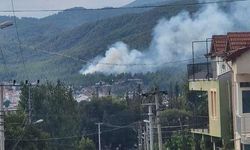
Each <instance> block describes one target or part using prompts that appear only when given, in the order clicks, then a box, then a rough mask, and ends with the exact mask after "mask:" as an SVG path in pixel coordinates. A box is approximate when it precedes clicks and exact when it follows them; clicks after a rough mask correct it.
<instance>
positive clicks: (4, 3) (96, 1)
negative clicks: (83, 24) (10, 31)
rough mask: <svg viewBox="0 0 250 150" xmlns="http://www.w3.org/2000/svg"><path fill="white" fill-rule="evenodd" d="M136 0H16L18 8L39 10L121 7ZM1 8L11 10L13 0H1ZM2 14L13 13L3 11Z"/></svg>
mask: <svg viewBox="0 0 250 150" xmlns="http://www.w3.org/2000/svg"><path fill="white" fill-rule="evenodd" d="M132 1H134V0H14V6H15V9H16V10H38V9H60V10H61V9H68V8H72V7H84V8H103V7H120V6H124V5H126V4H128V3H130V2H132ZM0 10H11V0H0ZM53 13H56V12H22V13H20V12H19V13H16V16H18V17H36V18H42V17H45V16H48V15H51V14H53ZM2 15H12V14H10V13H1V12H0V16H2Z"/></svg>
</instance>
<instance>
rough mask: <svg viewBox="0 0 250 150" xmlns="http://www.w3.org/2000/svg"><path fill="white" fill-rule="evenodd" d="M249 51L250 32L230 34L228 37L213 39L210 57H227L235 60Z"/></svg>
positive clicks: (215, 36)
mask: <svg viewBox="0 0 250 150" xmlns="http://www.w3.org/2000/svg"><path fill="white" fill-rule="evenodd" d="M247 50H250V32H229V33H228V34H227V35H214V36H213V37H212V43H211V50H210V56H211V57H213V56H223V55H225V56H224V57H229V58H230V59H233V57H238V56H240V55H241V54H242V53H244V52H245V51H247ZM238 51H239V52H238ZM226 54H227V56H226ZM226 59H227V58H226Z"/></svg>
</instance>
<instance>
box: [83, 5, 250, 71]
mask: <svg viewBox="0 0 250 150" xmlns="http://www.w3.org/2000/svg"><path fill="white" fill-rule="evenodd" d="M249 6H250V3H249V2H248V3H246V2H245V3H241V4H234V5H232V6H231V8H230V13H226V12H224V11H223V10H221V9H220V8H219V7H218V6H217V5H209V6H207V7H204V8H201V9H200V11H198V12H197V13H195V14H193V15H192V16H191V15H190V14H189V13H188V12H186V11H183V12H181V13H179V14H178V15H177V16H175V17H172V18H170V19H169V20H167V19H161V20H160V21H159V22H158V24H157V25H156V27H155V28H154V31H153V34H152V35H153V40H152V42H151V44H150V47H149V49H148V50H147V51H145V52H140V51H138V50H134V49H133V50H130V49H129V46H127V45H126V44H125V43H123V42H117V43H115V44H114V45H112V46H111V47H110V48H109V49H108V50H107V51H106V54H105V56H104V57H101V58H99V59H98V60H97V61H93V62H92V63H91V64H89V65H88V66H87V67H86V66H85V68H84V69H82V70H81V73H82V74H89V73H94V72H102V73H105V74H111V73H114V74H116V73H123V72H131V73H138V72H143V73H145V72H148V71H155V70H157V69H160V68H162V67H163V66H164V65H165V63H167V62H171V61H176V60H182V59H187V58H190V57H191V42H192V41H194V40H204V39H206V38H208V37H211V36H212V35H214V34H226V33H227V32H230V31H236V30H237V31H240V30H241V29H242V30H247V29H249V28H250V27H249V26H248V25H249V23H250V21H249V19H248V16H247V15H248V14H250V13H247V12H250V10H249V9H248V7H249ZM239 15H240V16H239ZM247 22H249V23H247ZM111 64H115V65H111ZM122 64H123V65H122ZM135 64H139V65H135ZM144 64H145V65H144Z"/></svg>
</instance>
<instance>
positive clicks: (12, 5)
mask: <svg viewBox="0 0 250 150" xmlns="http://www.w3.org/2000/svg"><path fill="white" fill-rule="evenodd" d="M11 7H12V13H13V19H14V25H15V31H16V36H17V42H18V48H19V51H20V55H21V61H22V64H23V68H24V73H25V75H26V77H27V78H28V74H27V69H26V65H25V62H24V57H23V50H22V43H21V40H20V36H19V32H18V26H17V21H16V14H15V7H14V2H13V0H11Z"/></svg>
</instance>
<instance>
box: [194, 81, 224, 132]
mask: <svg viewBox="0 0 250 150" xmlns="http://www.w3.org/2000/svg"><path fill="white" fill-rule="evenodd" d="M189 90H193V91H207V92H208V114H209V135H210V136H214V137H221V117H220V113H221V111H220V108H221V107H220V105H221V104H220V97H219V95H220V88H219V81H217V80H213V81H191V82H189ZM211 91H216V106H217V107H216V115H215V117H213V116H212V103H211V94H210V92H211Z"/></svg>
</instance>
